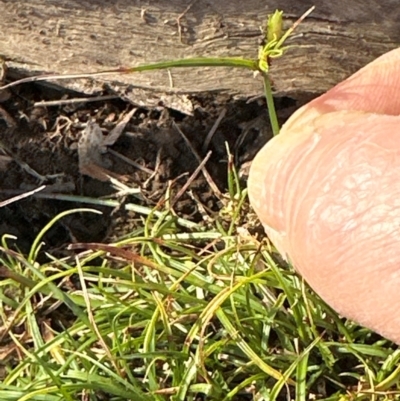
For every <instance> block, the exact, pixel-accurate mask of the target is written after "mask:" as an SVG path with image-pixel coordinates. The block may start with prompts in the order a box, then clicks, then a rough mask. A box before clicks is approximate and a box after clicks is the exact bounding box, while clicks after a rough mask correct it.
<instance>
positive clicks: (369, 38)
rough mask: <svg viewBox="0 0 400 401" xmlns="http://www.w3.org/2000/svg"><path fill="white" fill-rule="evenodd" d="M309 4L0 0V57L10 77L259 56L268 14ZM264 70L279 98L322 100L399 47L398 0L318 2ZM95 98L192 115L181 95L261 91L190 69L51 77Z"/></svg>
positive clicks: (233, 75) (285, 0)
mask: <svg viewBox="0 0 400 401" xmlns="http://www.w3.org/2000/svg"><path fill="white" fill-rule="evenodd" d="M314 3H315V2H314V1H311V0H301V1H300V0H246V1H243V0H219V1H213V0H147V1H145V0H142V1H141V0H136V1H135V0H114V1H113V0H76V1H74V0H30V1H29V2H27V1H22V0H21V1H18V0H0V56H2V57H4V58H5V59H6V60H7V63H8V67H9V69H10V74H11V76H12V77H21V76H27V75H33V74H42V73H80V72H90V71H98V70H103V69H109V68H116V67H119V66H124V67H127V66H135V65H140V64H143V63H149V62H156V61H162V60H164V61H165V60H172V59H179V58H186V57H200V56H208V57H211V56H243V57H250V58H255V57H257V50H258V41H259V40H260V38H261V33H260V26H262V25H263V24H264V22H265V20H266V18H267V15H268V14H270V13H272V12H273V11H274V10H275V9H281V10H283V11H284V13H285V16H286V19H285V25H286V27H289V26H290V25H291V24H292V23H293V22H294V21H295V20H296V19H297V18H298V17H299V16H300V15H301V14H302V13H303V12H305V11H306V10H307V9H308V8H309V7H311V6H312V5H313V4H314ZM316 6H317V7H316V9H315V11H314V12H313V13H312V14H311V15H310V16H309V17H308V18H307V19H306V20H305V21H304V22H303V23H302V24H301V25H300V26H299V27H298V29H297V30H296V32H295V35H294V36H293V38H292V39H291V40H290V44H291V45H293V46H294V47H293V48H291V49H290V50H289V51H288V52H287V53H286V54H285V56H284V57H282V58H281V59H277V60H276V62H274V63H273V66H272V68H271V76H272V78H273V82H274V87H275V90H276V94H277V95H278V96H283V95H287V96H291V97H294V98H296V97H299V96H304V95H305V94H306V95H307V94H308V95H310V96H313V95H316V94H319V93H321V92H323V91H325V90H327V89H328V88H330V87H331V86H333V85H334V84H336V83H337V82H339V81H340V80H342V79H344V78H345V77H346V76H348V75H349V74H351V73H353V72H354V71H355V70H357V69H358V68H360V67H361V66H363V65H365V64H366V63H368V62H369V61H371V60H372V59H374V58H375V57H377V56H379V55H381V54H382V53H384V52H386V51H388V50H390V49H393V48H395V47H396V46H397V45H398V43H399V41H400V30H399V29H398V27H399V22H400V7H399V6H398V0H383V1H379V0H348V1H343V0H339V1H331V0H320V1H318V2H316ZM57 84H58V85H61V86H66V87H68V88H70V89H74V90H77V91H79V92H85V93H96V92H98V91H99V90H101V89H102V88H103V87H104V84H105V85H107V86H108V87H110V88H111V89H112V90H114V91H117V92H118V93H125V94H126V95H127V96H128V97H129V98H130V99H131V100H132V101H133V102H135V103H137V104H142V105H147V106H154V105H157V104H159V103H160V102H162V103H164V104H166V105H167V106H169V107H173V108H177V109H180V110H181V111H186V112H190V108H191V103H190V101H189V100H188V96H190V95H193V94H197V95H201V94H205V93H207V94H208V96H209V95H210V93H213V94H214V95H215V96H216V97H218V95H229V96H234V97H237V98H250V97H253V96H260V95H262V82H261V80H260V79H259V78H257V77H254V76H253V73H252V72H250V71H246V70H240V69H229V68H190V69H172V70H162V71H155V72H146V73H140V74H132V75H115V76H112V77H110V78H102V79H90V80H88V79H87V80H71V81H68V82H65V81H58V82H57Z"/></svg>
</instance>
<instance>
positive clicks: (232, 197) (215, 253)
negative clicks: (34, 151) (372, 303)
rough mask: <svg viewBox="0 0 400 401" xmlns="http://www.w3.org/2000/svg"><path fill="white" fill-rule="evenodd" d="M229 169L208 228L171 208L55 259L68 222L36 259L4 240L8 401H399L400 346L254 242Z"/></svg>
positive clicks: (1, 307)
mask: <svg viewBox="0 0 400 401" xmlns="http://www.w3.org/2000/svg"><path fill="white" fill-rule="evenodd" d="M229 166H230V171H229V193H228V194H227V195H226V197H225V201H224V208H223V209H222V210H221V212H220V214H219V215H218V216H215V218H214V219H213V220H212V221H209V222H208V225H207V227H204V226H202V225H196V224H194V223H192V224H191V225H185V222H184V221H182V220H178V219H177V218H176V217H174V216H173V215H172V213H171V211H170V210H168V208H167V207H166V208H165V210H158V211H157V212H154V213H153V212H150V213H144V214H143V226H142V227H140V228H137V229H136V230H135V231H133V232H132V233H130V234H129V235H127V236H126V237H125V238H123V239H121V240H120V241H118V242H116V243H113V244H74V246H71V247H70V249H71V256H70V257H67V258H64V259H59V258H55V257H54V256H52V255H47V256H48V262H47V263H44V264H38V263H37V261H36V260H37V256H38V254H39V253H40V252H41V251H40V241H41V237H42V235H43V234H44V232H45V231H46V230H48V229H49V228H50V227H51V226H52V225H54V224H56V221H57V219H60V218H63V215H60V216H58V217H57V218H55V219H54V220H53V221H52V222H50V223H49V225H48V226H47V227H45V229H44V230H43V232H42V233H41V234H40V235H39V236H38V238H37V240H36V241H35V242H34V244H33V245H32V249H31V252H30V253H29V255H28V256H27V257H24V256H22V255H20V254H18V253H16V252H13V251H11V250H10V249H8V247H7V236H6V237H3V239H2V253H1V258H0V263H1V267H0V275H1V276H2V277H3V280H2V281H1V282H0V316H1V320H2V327H1V330H0V336H1V348H0V350H1V354H2V360H1V362H0V374H1V384H0V399H1V400H4V401H17V400H19V401H26V400H41V401H43V400H46V401H53V400H54V401H56V400H57V401H58V400H67V401H73V400H74V401H75V400H93V401H94V400H113V401H122V400H124V401H125V400H133V401H140V400H144V401H147V400H152V401H153V400H156V401H165V400H172V401H198V400H207V401H230V400H232V401H233V400H236V401H243V400H259V401H261V400H299V401H301V400H311V399H324V400H384V399H390V398H389V397H391V396H393V397H395V394H400V392H399V386H398V384H397V382H398V378H399V370H400V369H399V368H398V362H399V359H400V353H399V351H398V350H394V349H392V348H391V347H390V344H389V343H388V342H386V341H385V340H382V339H380V338H379V337H376V336H375V335H373V334H372V333H370V332H369V331H367V330H366V329H363V328H360V327H358V326H356V325H354V324H352V323H351V322H348V321H344V320H342V319H340V318H339V317H338V316H337V315H336V314H335V312H333V311H332V310H331V309H330V308H329V307H327V306H326V305H325V304H324V303H323V302H322V301H321V300H320V299H319V298H318V297H317V296H316V295H315V294H314V293H313V292H312V291H310V289H309V288H308V287H307V286H306V285H305V283H304V282H303V281H302V280H301V278H299V277H298V276H297V275H296V274H295V272H294V271H293V269H292V268H291V267H290V266H288V265H286V264H284V263H282V262H280V261H279V259H277V255H276V254H275V253H274V250H273V248H271V246H270V244H268V243H267V242H264V241H265V240H262V241H261V242H260V241H259V240H258V239H257V238H256V237H255V236H254V235H252V234H251V233H252V232H253V230H254V228H255V227H254V225H255V224H256V223H255V221H256V220H255V219H252V216H251V211H249V208H248V203H247V198H246V190H244V189H242V188H241V186H240V183H239V180H238V178H237V174H236V172H235V170H234V169H233V164H232V163H230V164H229ZM165 205H168V202H166V203H165ZM139 210H140V209H139ZM74 212H76V211H69V212H65V214H66V213H74ZM80 212H82V210H80ZM86 212H89V210H87V211H86ZM142 212H146V211H145V210H142ZM253 222H254V223H253Z"/></svg>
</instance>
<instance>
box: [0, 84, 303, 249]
mask: <svg viewBox="0 0 400 401" xmlns="http://www.w3.org/2000/svg"><path fill="white" fill-rule="evenodd" d="M105 95H107V94H106V93H105ZM80 96H81V95H80V94H77V93H67V92H66V91H65V90H64V89H59V90H58V89H54V88H51V89H50V88H49V87H47V86H45V85H39V84H25V85H21V86H17V87H15V88H13V90H12V91H11V92H10V93H9V94H8V96H6V97H5V99H3V101H2V102H1V103H0V108H1V109H0V141H1V144H2V150H0V202H1V201H3V200H5V199H8V198H10V197H11V196H15V194H18V193H23V192H26V191H27V190H30V189H34V188H37V187H38V186H39V185H41V184H45V185H47V188H46V191H47V192H55V193H63V194H69V195H83V196H88V197H95V198H98V197H110V196H113V195H114V194H115V193H116V190H115V188H114V187H113V185H112V184H111V183H110V182H107V181H102V180H99V179H96V178H93V177H94V176H93V174H90V172H89V175H88V174H82V170H80V165H79V163H80V162H79V155H78V153H79V152H78V148H79V140H80V138H81V137H82V135H84V130H85V127H86V126H87V123H88V122H95V123H97V124H98V125H99V126H100V128H101V131H102V136H103V138H107V135H109V133H110V132H112V130H113V128H115V127H116V126H118V125H120V124H121V120H122V119H123V118H124V116H125V118H126V119H128V120H129V122H128V123H127V124H126V126H125V127H124V129H123V132H122V134H121V135H120V136H119V138H118V139H117V141H116V142H115V143H114V144H113V145H112V146H108V147H107V151H106V152H103V154H102V156H101V157H102V159H101V164H102V166H101V167H102V168H106V169H107V172H109V173H110V172H111V174H113V175H114V177H116V178H117V179H118V180H119V181H120V182H123V184H124V185H126V186H128V187H130V188H140V189H141V193H142V196H141V197H140V199H138V198H137V197H135V196H132V195H129V196H125V197H124V198H123V201H124V202H134V203H138V204H143V205H146V206H149V207H154V206H155V205H156V204H157V202H159V201H160V199H162V198H163V197H164V196H165V193H166V190H167V188H170V190H171V192H172V194H176V193H178V191H179V190H180V189H181V188H182V186H183V185H185V183H186V182H187V180H188V178H189V176H190V174H191V173H193V171H195V169H196V168H197V167H198V165H199V161H198V159H196V157H195V155H194V152H196V153H197V154H198V157H199V158H200V159H203V158H204V157H205V155H206V154H207V152H208V151H209V150H211V151H212V155H211V157H210V159H209V160H208V162H207V164H206V168H207V170H208V172H209V173H210V175H211V177H212V179H213V181H214V182H215V184H216V185H217V187H218V188H219V190H220V191H222V192H223V191H224V190H225V189H226V176H227V148H226V145H225V143H227V144H228V145H229V149H230V151H231V153H232V154H233V155H234V156H235V159H234V160H235V164H236V167H237V168H238V169H239V170H240V171H241V174H242V175H243V179H244V180H245V178H246V166H248V162H249V161H250V160H251V159H252V158H253V157H254V155H255V153H256V152H257V151H258V149H260V147H261V146H262V145H263V144H264V143H265V142H266V141H267V140H268V139H269V138H271V130H270V127H269V123H268V117H267V111H266V106H265V103H264V101H263V99H262V98H260V99H258V100H253V101H251V102H244V101H233V100H232V99H230V98H226V101H225V102H224V103H223V104H221V103H219V104H215V100H214V98H213V97H212V96H211V95H210V96H209V97H207V96H202V97H201V98H200V97H199V98H193V99H192V101H193V102H194V103H195V104H196V105H197V107H196V109H195V112H194V115H192V116H188V115H183V114H181V113H179V112H176V111H174V110H170V109H166V108H163V107H160V108H158V109H153V110H148V109H141V108H137V107H135V106H134V105H132V104H130V103H129V102H127V101H123V100H121V99H119V98H114V99H108V100H98V101H94V102H88V101H87V100H85V99H82V100H79V99H80ZM71 99H72V103H70V104H65V102H66V101H67V100H71ZM49 101H53V102H54V103H53V105H51V104H50V105H49V104H45V105H41V104H40V103H41V102H49ZM62 102H64V103H62ZM296 108H297V102H296V101H295V100H293V99H288V98H283V99H277V109H278V113H279V117H280V120H281V122H283V121H284V120H285V119H286V118H287V117H288V116H289V115H290V114H291V113H292V112H293V111H294V110H295V109H296ZM128 113H131V116H130V117H127V114H128ZM221 117H222V118H221ZM218 119H219V120H220V121H219V122H218ZM216 121H217V123H216ZM213 127H214V129H215V128H216V129H215V132H214V134H213V135H212V137H211V139H210V141H209V144H207V141H208V140H207V139H206V138H207V137H209V138H210V136H211V134H210V131H212V129H213ZM121 155H122V156H124V157H125V158H127V159H129V160H130V161H132V162H134V164H135V163H136V165H132V164H131V163H130V162H129V160H128V162H127V161H126V159H123V158H121ZM188 190H190V191H185V193H184V194H183V195H182V196H181V197H180V198H179V201H178V202H177V203H176V205H175V207H174V209H175V211H176V213H177V214H178V215H180V216H183V217H186V218H188V219H190V220H192V221H200V220H201V218H202V217H201V213H200V211H199V209H198V207H197V205H198V202H200V203H201V204H202V205H203V206H204V208H205V209H206V210H207V211H208V212H209V213H210V214H212V213H213V212H215V211H217V210H218V208H219V207H220V206H221V205H220V204H219V199H218V196H217V195H216V194H215V190H214V191H213V190H212V188H210V185H209V182H208V180H206V179H205V178H204V176H203V174H201V173H200V174H199V175H198V176H197V177H196V178H195V179H194V181H193V182H192V183H191V184H190V186H189V188H188ZM194 199H196V201H195V200H194ZM75 207H87V205H83V204H76V203H75V204H74V203H71V202H65V201H60V200H55V199H41V198H36V197H34V196H33V197H29V198H27V199H25V200H20V201H18V202H14V203H12V204H10V205H8V206H4V207H2V208H0V235H1V236H2V235H3V234H6V233H7V234H13V235H15V236H16V237H17V240H16V246H17V247H18V248H19V249H20V250H21V251H23V252H26V251H27V250H28V249H29V246H30V244H31V243H32V240H33V239H34V238H35V236H36V235H37V234H38V232H39V230H40V229H42V228H43V226H44V225H45V224H46V223H47V222H48V221H49V220H50V219H51V218H52V217H54V216H55V215H57V214H58V213H60V212H61V211H63V210H68V209H71V208H75ZM90 207H91V206H90ZM102 212H103V213H104V217H103V218H101V219H99V218H98V216H97V215H92V214H88V213H82V214H74V215H71V216H69V217H67V218H64V219H62V220H61V221H60V222H59V223H58V224H57V225H55V226H54V228H53V229H52V231H51V232H50V233H49V234H48V235H47V236H46V238H45V242H46V246H47V249H49V250H55V249H57V248H58V249H60V248H63V246H64V245H65V244H66V243H71V242H74V241H110V240H111V239H112V238H116V237H117V236H119V235H122V234H124V233H125V232H129V231H130V230H132V228H134V226H135V224H138V223H137V222H138V221H139V219H137V216H135V214H134V213H132V212H125V211H124V210H122V209H120V210H113V209H112V208H104V209H102Z"/></svg>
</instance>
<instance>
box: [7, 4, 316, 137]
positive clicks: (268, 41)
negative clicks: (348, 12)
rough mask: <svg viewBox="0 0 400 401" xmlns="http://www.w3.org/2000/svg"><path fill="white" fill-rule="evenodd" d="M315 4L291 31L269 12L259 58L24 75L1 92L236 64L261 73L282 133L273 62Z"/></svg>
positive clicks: (275, 126) (274, 120)
mask: <svg viewBox="0 0 400 401" xmlns="http://www.w3.org/2000/svg"><path fill="white" fill-rule="evenodd" d="M314 8H315V7H311V8H310V9H309V10H307V11H306V12H305V13H304V14H303V15H302V16H301V17H300V18H299V19H298V20H297V21H296V22H295V23H294V24H293V25H292V26H291V27H290V28H289V29H288V30H286V31H284V30H283V11H280V10H276V11H275V12H274V13H273V14H271V15H269V17H268V19H267V22H266V24H265V26H264V28H263V38H262V41H261V44H260V46H259V50H258V57H257V58H256V59H249V58H243V57H195V58H187V59H179V60H169V61H161V62H157V63H152V64H145V65H140V66H137V67H121V68H117V69H111V70H104V71H98V72H92V73H86V74H63V75H48V74H46V75H39V76H34V77H28V78H23V79H20V80H18V81H14V82H12V83H9V84H7V85H4V86H2V87H0V91H1V90H4V89H7V88H10V87H12V86H16V85H19V84H22V83H26V82H36V81H45V80H50V79H74V78H88V77H98V76H106V75H111V74H116V73H117V74H132V73H135V72H143V71H152V70H161V69H170V68H183V67H234V68H245V69H248V70H251V71H253V72H258V73H259V74H260V75H261V76H262V79H263V81H264V94H265V98H266V102H267V107H268V114H269V119H270V122H271V126H272V132H273V134H274V135H277V134H278V133H279V124H278V119H277V116H276V111H275V105H274V100H273V95H272V87H271V81H270V77H269V69H270V62H271V60H272V59H274V58H279V57H281V56H282V55H283V54H284V53H285V52H286V50H287V49H289V47H290V46H286V45H285V42H286V40H287V39H288V38H289V36H290V35H291V34H292V33H293V31H294V29H295V28H296V27H297V26H298V25H299V24H300V23H301V22H302V21H303V20H304V19H305V18H306V17H307V16H308V15H309V14H310V13H311V12H312V11H313V10H314Z"/></svg>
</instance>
